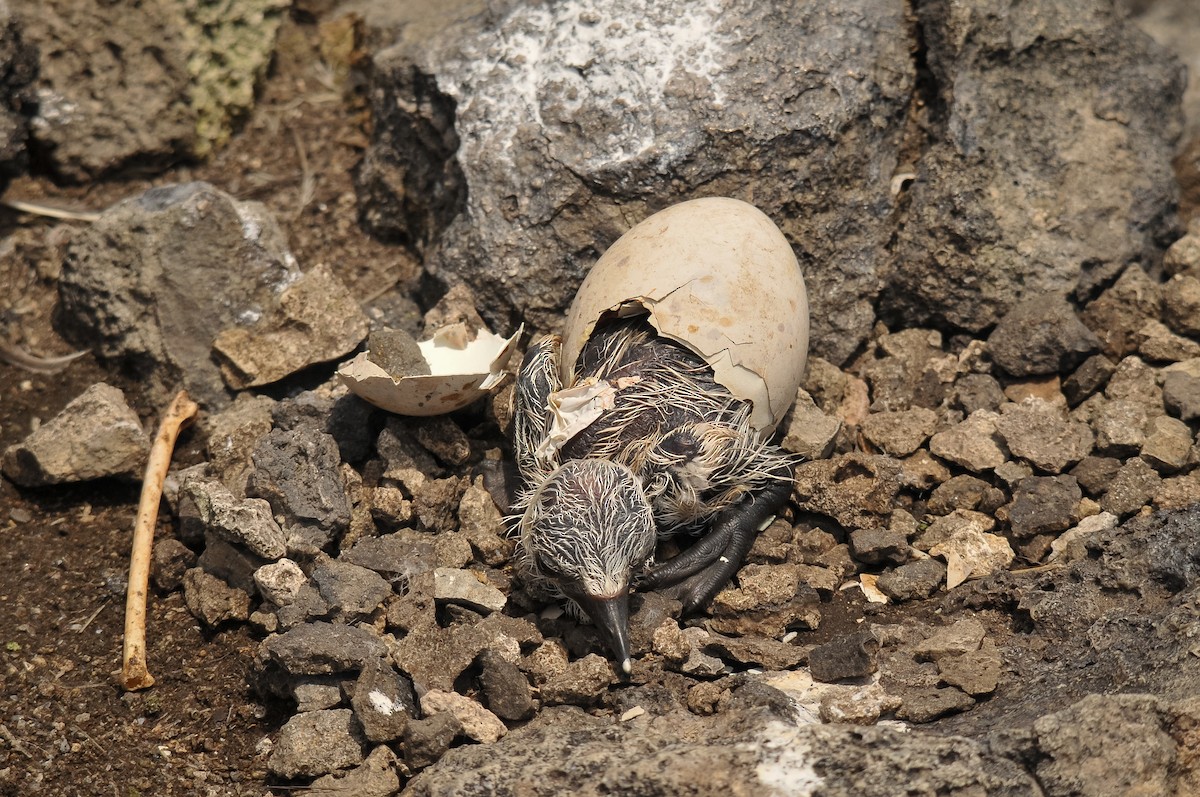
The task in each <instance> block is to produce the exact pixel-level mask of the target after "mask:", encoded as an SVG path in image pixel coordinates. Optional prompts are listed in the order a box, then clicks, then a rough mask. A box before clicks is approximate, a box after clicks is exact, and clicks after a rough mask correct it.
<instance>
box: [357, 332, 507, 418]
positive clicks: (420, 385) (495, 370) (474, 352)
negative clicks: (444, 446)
mask: <svg viewBox="0 0 1200 797" xmlns="http://www.w3.org/2000/svg"><path fill="white" fill-rule="evenodd" d="M455 326H457V325H454V326H452V327H450V328H447V329H446V330H439V331H438V333H437V334H435V335H434V336H433V337H432V338H430V339H429V340H424V341H421V342H420V343H418V344H417V346H418V347H419V349H420V352H421V356H423V357H424V358H425V362H426V363H427V364H428V365H429V373H428V374H390V373H388V372H387V371H386V370H384V369H383V368H382V367H381V366H380V365H379V364H378V363H376V362H374V361H373V360H372V359H371V358H370V353H369V352H362V353H361V354H359V355H358V356H356V357H355V358H354V359H353V360H350V361H349V362H346V363H343V364H342V366H341V367H340V368H338V372H337V375H338V379H340V380H341V382H342V384H344V385H345V386H346V387H348V388H349V389H350V392H351V393H354V394H355V395H356V396H358V397H359V398H361V399H363V400H365V401H368V402H370V403H371V404H374V405H375V406H376V407H379V408H380V409H384V410H387V411H388V412H394V413H396V414H397V415H441V414H443V413H446V412H453V411H454V410H458V409H462V408H463V407H465V406H467V405H468V404H470V403H472V402H474V401H476V400H478V399H480V398H482V397H483V396H484V395H486V394H487V392H488V391H489V390H491V389H492V388H493V387H495V386H496V385H498V384H499V383H500V380H501V379H503V378H504V375H505V374H506V373H507V371H505V370H504V369H505V367H506V366H507V365H508V361H509V359H510V358H511V357H512V353H513V350H514V349H516V347H517V340H518V339H519V338H520V337H521V333H522V331H523V330H524V327H523V326H522V327H521V328H519V329H518V330H517V331H516V332H514V333H513V335H512V336H511V337H508V338H503V337H501V336H499V335H496V334H493V333H491V332H488V331H487V330H486V329H481V330H479V332H478V334H477V335H476V336H475V338H474V339H473V340H465V339H464V336H463V335H461V334H457V333H458V330H455V329H454V327H455ZM422 370H423V369H422Z"/></svg>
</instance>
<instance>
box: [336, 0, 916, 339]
mask: <svg viewBox="0 0 1200 797" xmlns="http://www.w3.org/2000/svg"><path fill="white" fill-rule="evenodd" d="M903 13H904V12H903V7H902V5H901V4H899V3H895V2H875V1H874V0H852V2H851V3H850V5H848V6H826V5H821V4H812V5H801V6H794V5H788V6H754V5H746V6H736V7H730V8H722V9H720V10H719V13H718V10H717V9H716V8H715V7H714V8H713V9H697V8H695V7H692V6H689V5H687V4H680V3H668V4H657V5H649V6H647V5H646V4H644V3H641V2H635V1H634V0H621V2H618V3H615V4H614V3H599V2H594V0H586V1H585V2H584V3H583V4H582V5H575V6H570V7H568V6H550V7H546V8H542V7H537V8H533V7H527V6H524V5H522V4H512V5H506V6H504V7H502V8H500V9H497V11H496V13H495V14H491V15H479V16H476V17H474V18H472V19H471V20H469V21H468V22H466V23H464V24H459V25H457V26H451V27H449V28H448V29H446V30H444V31H442V32H440V33H439V34H436V35H433V36H428V37H424V39H423V40H422V41H420V42H419V43H418V42H413V46H407V47H406V46H404V45H401V46H399V47H396V48H393V49H392V50H388V51H385V52H384V53H381V54H380V55H378V56H377V57H376V59H375V69H374V74H375V81H374V85H373V88H372V92H371V96H372V108H373V111H374V115H375V119H374V130H375V136H374V140H373V142H372V145H371V147H370V149H369V150H368V153H367V155H366V158H365V160H364V163H363V166H362V169H361V170H360V173H359V175H358V190H359V196H360V201H361V202H362V205H363V207H364V218H365V221H366V223H367V225H368V226H369V227H370V228H372V229H373V230H375V231H376V232H377V233H380V234H383V235H385V236H389V237H393V238H396V237H398V238H401V239H404V240H408V241H411V242H413V243H415V244H416V245H417V246H419V247H423V248H426V249H427V250H428V256H429V262H430V263H431V265H432V268H433V269H434V271H435V273H437V274H438V275H439V276H440V277H441V278H442V279H443V280H444V281H446V282H453V281H454V280H456V279H462V280H465V281H466V282H467V283H468V284H470V285H471V287H473V288H474V289H475V291H476V293H477V294H478V295H479V296H480V297H481V298H483V300H484V303H485V304H484V306H483V307H481V308H480V309H481V311H482V312H483V313H484V315H485V316H487V317H489V318H490V319H493V320H498V319H507V318H509V317H513V316H522V317H524V318H525V319H526V321H527V323H533V324H534V325H535V326H538V327H541V328H550V327H554V326H556V325H557V324H558V323H560V322H561V311H562V309H563V308H564V307H566V305H567V303H568V302H569V301H570V298H571V296H572V295H573V293H574V292H575V289H576V288H577V287H578V285H579V282H580V281H581V279H582V277H583V274H584V272H585V270H586V268H587V266H588V265H589V264H590V263H591V262H592V261H593V260H594V259H595V257H596V255H597V253H598V252H599V251H601V250H603V249H604V248H605V247H606V246H607V245H608V244H610V243H611V242H612V241H614V240H615V239H616V238H617V236H619V235H620V233H621V232H623V231H624V230H625V229H627V228H628V226H629V224H630V222H631V221H633V220H637V219H640V218H643V217H645V216H647V215H649V213H650V212H652V211H654V210H657V209H660V208H661V207H664V206H665V205H667V204H670V203H672V202H674V201H677V200H680V199H684V198H688V197H691V196H694V195H696V194H698V193H699V194H703V195H712V194H717V195H728V196H740V197H745V198H747V199H752V200H753V201H754V202H755V204H757V205H758V206H759V207H761V208H762V209H763V210H764V211H765V212H766V213H767V214H768V215H770V216H771V217H772V218H773V219H774V220H775V221H776V222H777V223H778V224H780V225H781V227H782V228H783V230H784V233H785V234H787V235H788V236H789V238H790V239H791V240H792V241H793V243H794V244H795V245H796V246H797V248H798V249H799V250H800V251H804V252H808V253H810V254H811V257H812V260H811V264H812V265H810V267H809V268H808V270H807V271H806V274H805V278H806V280H808V281H809V285H810V292H811V295H812V296H813V297H814V301H816V302H817V303H818V304H817V306H816V309H815V310H814V312H813V318H814V324H815V326H816V329H815V334H814V341H815V350H816V351H817V352H818V353H820V354H822V355H824V356H827V357H828V358H829V359H831V360H833V361H835V362H841V361H844V360H845V359H846V358H847V357H848V356H849V355H850V354H851V353H852V352H853V351H854V350H855V348H856V347H857V346H858V345H859V343H861V342H862V340H863V339H865V338H866V336H867V333H868V331H869V329H870V325H871V323H872V321H873V312H872V310H871V307H870V300H871V298H872V297H873V296H874V295H875V293H876V291H877V290H878V287H879V277H878V276H877V274H878V268H879V265H880V262H879V261H880V254H879V253H880V251H881V250H880V248H879V246H880V244H882V243H883V242H884V240H885V239H886V233H887V231H888V228H889V227H888V223H887V222H888V217H889V213H890V210H891V198H890V195H889V193H888V192H889V185H888V180H887V178H886V176H887V175H890V174H891V173H892V171H893V170H894V169H895V165H896V159H897V153H898V147H899V144H900V139H901V136H900V134H901V131H902V128H903V124H902V122H903V118H904V114H903V109H904V108H905V107H906V103H907V101H908V96H909V93H910V91H911V88H912V85H913V67H912V63H911V61H910V60H909V57H908V46H909V45H908V43H907V42H906V40H905V37H903V36H896V35H895V31H897V30H900V29H902V26H903ZM818 32H819V33H818ZM797 37H799V38H797ZM750 42H753V46H748V45H749V43H750ZM597 142H604V143H603V144H597ZM750 151H753V152H754V153H755V155H754V157H753V158H752V159H749V160H748V159H747V158H746V157H745V153H747V152H750ZM879 175H882V176H883V177H881V178H877V177H876V176H879ZM797 180H802V181H803V182H804V183H805V184H806V186H807V189H806V193H807V194H808V195H809V196H814V197H815V196H820V195H830V194H833V193H836V194H837V196H838V197H839V199H838V202H837V203H836V204H837V206H838V209H837V210H836V211H835V210H834V207H833V206H832V205H829V206H826V205H824V204H823V203H811V204H809V205H808V206H807V207H805V208H804V209H803V210H802V211H801V212H799V213H797V212H794V211H792V210H791V208H792V207H793V203H794V201H795V194H794V191H793V190H792V189H791V188H788V189H786V190H785V189H784V186H794V185H795V184H796V183H797ZM529 185H538V186H539V189H538V190H537V191H536V192H535V193H530V192H529V191H528V190H527V186H529ZM848 208H853V209H854V210H853V211H852V212H851V213H849V214H847V212H846V211H847V209H848ZM851 218H853V219H854V223H853V224H851V223H850V222H849V220H850V219H851ZM518 264H519V266H518ZM518 269H519V271H518Z"/></svg>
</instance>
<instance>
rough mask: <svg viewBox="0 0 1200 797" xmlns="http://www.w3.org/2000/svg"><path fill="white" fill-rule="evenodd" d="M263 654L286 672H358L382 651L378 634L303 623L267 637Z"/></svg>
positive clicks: (351, 627)
mask: <svg viewBox="0 0 1200 797" xmlns="http://www.w3.org/2000/svg"><path fill="white" fill-rule="evenodd" d="M262 650H263V653H265V655H266V656H267V657H268V659H269V661H270V662H271V663H272V664H275V665H276V666H278V667H279V668H280V669H281V670H282V671H283V672H284V673H286V674H288V675H328V674H330V673H341V672H351V671H358V670H361V669H362V668H363V666H364V665H365V664H366V663H367V662H370V661H373V660H375V659H378V658H380V657H382V656H383V655H384V654H385V652H386V651H385V648H384V645H383V642H382V641H381V640H380V639H379V637H377V636H375V635H374V634H372V633H370V632H369V631H364V630H363V629H361V628H356V627H354V626H348V625H340V624H333V623H305V624H304V625H299V626H297V627H296V628H293V629H292V630H290V631H286V632H284V633H282V634H276V635H272V636H269V637H267V638H266V639H265V640H264V641H263V643H262Z"/></svg>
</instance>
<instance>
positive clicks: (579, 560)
mask: <svg viewBox="0 0 1200 797" xmlns="http://www.w3.org/2000/svg"><path fill="white" fill-rule="evenodd" d="M520 534H521V540H520V546H521V551H522V553H523V554H524V556H525V557H527V559H528V562H527V563H526V565H527V569H528V570H529V571H531V572H534V573H537V574H538V575H539V576H542V577H543V578H548V579H551V580H553V582H554V583H555V585H556V586H557V587H558V588H559V589H560V590H561V591H562V593H563V594H564V595H566V596H567V597H568V598H570V599H571V600H573V601H575V603H576V604H577V605H578V606H579V607H580V608H581V609H582V610H583V611H584V612H585V613H587V615H588V617H590V618H591V620H592V622H593V623H595V624H596V626H597V627H598V628H600V629H601V631H602V632H603V633H604V635H605V637H606V638H607V641H608V645H609V648H610V649H611V650H612V653H613V655H614V656H615V658H616V660H617V663H618V664H619V666H620V667H621V670H622V671H624V672H625V673H629V672H630V671H631V669H632V667H631V664H630V660H629V655H630V654H629V631H628V624H629V623H628V617H629V580H630V575H631V573H633V572H636V571H640V570H641V569H642V567H643V566H644V565H645V564H646V562H647V561H648V560H649V559H650V558H651V556H653V554H654V545H655V539H656V536H655V526H654V515H653V513H652V512H651V509H650V504H649V503H648V502H647V501H646V496H645V494H644V493H643V492H642V488H641V483H640V482H639V481H638V479H637V477H636V476H634V475H633V471H631V470H630V469H629V468H627V467H625V466H624V465H620V464H618V463H615V462H609V461H607V460H602V459H587V460H571V461H569V462H567V463H565V464H563V465H562V466H561V467H559V468H558V469H557V470H555V471H554V472H553V473H552V474H551V475H550V476H549V478H547V479H546V480H545V481H544V482H543V483H542V484H541V486H540V487H538V488H537V490H536V492H535V493H533V495H532V496H531V497H530V499H529V505H528V508H527V509H526V511H525V514H524V516H523V517H522V519H521V525H520Z"/></svg>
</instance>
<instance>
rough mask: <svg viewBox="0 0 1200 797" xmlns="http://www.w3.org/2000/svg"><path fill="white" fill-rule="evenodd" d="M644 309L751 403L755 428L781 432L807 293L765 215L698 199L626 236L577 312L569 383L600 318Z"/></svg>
mask: <svg viewBox="0 0 1200 797" xmlns="http://www.w3.org/2000/svg"><path fill="white" fill-rule="evenodd" d="M643 310H644V311H647V312H649V314H650V323H652V324H653V325H654V327H655V329H657V330H658V332H659V333H660V334H662V335H664V336H666V337H669V338H671V339H673V340H676V341H679V342H680V343H682V344H684V345H685V346H687V347H688V348H690V349H691V350H692V351H694V352H696V353H697V354H699V355H700V356H701V357H703V358H704V359H705V361H706V362H708V364H709V365H711V366H712V369H713V374H714V376H715V377H716V380H717V381H718V382H719V383H721V384H722V385H724V386H725V387H726V388H728V389H729V391H730V392H731V393H733V395H734V396H736V397H738V398H740V399H744V400H746V401H749V402H752V403H753V405H754V409H753V412H752V415H751V419H752V421H753V424H754V426H755V428H757V429H759V430H760V431H767V432H769V431H771V430H773V429H774V428H775V426H776V425H777V424H778V423H779V421H780V420H781V419H782V418H783V415H784V413H786V412H787V410H788V408H789V407H790V406H791V404H792V402H793V401H794V400H795V398H796V390H797V388H799V386H800V382H801V380H802V379H803V377H804V365H805V361H806V359H807V356H808V294H807V292H806V291H805V288H804V277H803V275H801V273H800V265H799V264H798V263H797V262H796V256H795V254H794V253H793V252H792V247H791V245H790V244H789V243H788V241H787V239H786V238H785V237H784V236H783V233H782V232H780V231H779V228H778V227H776V226H775V224H774V223H773V222H772V221H771V220H770V219H769V218H767V216H766V214H764V213H763V212H762V211H760V210H759V209H758V208H756V207H754V206H753V205H749V204H747V203H745V202H742V201H740V200H737V199H727V198H708V199H695V200H692V201H690V202H683V203H680V204H678V205H674V206H672V207H669V208H667V209H666V210H663V211H660V212H659V213H655V214H654V215H653V216H650V217H649V218H647V219H645V220H644V221H642V222H641V223H640V224H638V225H637V226H635V227H634V228H633V229H631V230H630V231H629V232H627V233H625V234H624V235H622V236H621V237H620V238H619V239H618V240H617V242H616V243H614V244H613V245H612V246H611V247H610V248H609V249H608V251H607V252H605V253H604V255H603V256H602V257H601V258H600V259H599V260H598V261H596V264H595V265H594V266H592V270H591V271H590V272H588V275H587V278H586V279H585V280H584V281H583V285H581V286H580V288H579V293H577V294H576V295H575V300H574V302H572V303H571V309H570V311H569V313H568V314H567V323H566V331H565V334H564V339H563V352H562V354H563V356H562V360H561V369H562V378H563V380H564V383H569V382H570V381H571V376H572V373H573V371H574V368H575V361H576V360H577V359H578V357H579V353H580V351H581V350H582V349H583V344H584V343H585V342H586V341H587V339H588V337H589V336H590V335H591V334H592V330H593V328H594V327H595V325H596V323H597V322H598V321H599V320H600V318H601V317H602V316H606V315H611V314H618V315H632V314H636V313H640V312H643Z"/></svg>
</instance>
